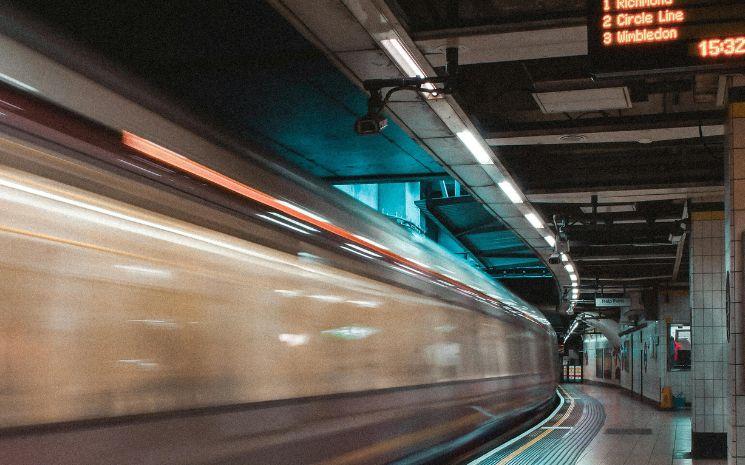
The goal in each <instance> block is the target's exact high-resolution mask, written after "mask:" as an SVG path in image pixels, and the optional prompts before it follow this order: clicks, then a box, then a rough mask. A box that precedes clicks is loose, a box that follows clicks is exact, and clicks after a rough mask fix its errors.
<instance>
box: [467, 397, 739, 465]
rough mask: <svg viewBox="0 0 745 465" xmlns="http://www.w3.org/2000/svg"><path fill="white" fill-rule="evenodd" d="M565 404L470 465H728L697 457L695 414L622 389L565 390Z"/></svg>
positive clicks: (470, 461) (562, 398)
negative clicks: (693, 445) (694, 455)
mask: <svg viewBox="0 0 745 465" xmlns="http://www.w3.org/2000/svg"><path fill="white" fill-rule="evenodd" d="M559 395H560V397H561V401H560V404H559V405H558V406H557V407H556V409H555V410H554V411H553V412H552V413H551V415H549V417H547V418H546V419H545V420H543V421H542V422H540V423H538V424H537V425H535V426H534V427H532V428H531V429H529V430H527V431H526V432H524V433H523V434H521V435H520V436H517V437H515V438H513V439H512V440H510V441H508V442H506V443H503V444H501V445H500V446H499V447H497V448H494V449H492V450H489V451H486V452H485V453H482V454H481V455H479V456H478V457H476V458H472V459H471V460H469V461H467V462H464V463H465V464H468V465H528V464H531V465H725V464H726V463H727V461H726V460H694V459H692V458H691V419H690V415H689V412H688V411H686V410H683V411H661V410H658V409H657V408H655V407H653V406H650V405H649V404H647V403H643V402H641V401H639V400H638V399H636V398H634V397H633V396H631V395H628V394H626V393H624V392H623V391H621V390H620V389H614V388H609V387H604V386H594V385H582V386H579V385H563V386H561V387H560V388H559Z"/></svg>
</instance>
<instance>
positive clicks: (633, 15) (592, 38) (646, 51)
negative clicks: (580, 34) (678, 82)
mask: <svg viewBox="0 0 745 465" xmlns="http://www.w3.org/2000/svg"><path fill="white" fill-rule="evenodd" d="M588 2H589V23H588V52H589V55H590V61H591V62H592V67H593V71H594V72H596V73H598V74H604V73H607V74H614V73H618V74H622V73H624V72H626V73H628V72H631V71H644V70H647V71H653V70H666V69H682V68H690V67H704V68H705V67H712V66H713V67H728V65H732V66H740V65H745V2H743V0H588Z"/></svg>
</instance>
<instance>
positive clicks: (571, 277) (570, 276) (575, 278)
mask: <svg viewBox="0 0 745 465" xmlns="http://www.w3.org/2000/svg"><path fill="white" fill-rule="evenodd" d="M569 279H571V280H572V281H577V275H576V274H574V273H571V274H570V275H569Z"/></svg>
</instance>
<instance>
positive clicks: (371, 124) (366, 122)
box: [355, 47, 458, 134]
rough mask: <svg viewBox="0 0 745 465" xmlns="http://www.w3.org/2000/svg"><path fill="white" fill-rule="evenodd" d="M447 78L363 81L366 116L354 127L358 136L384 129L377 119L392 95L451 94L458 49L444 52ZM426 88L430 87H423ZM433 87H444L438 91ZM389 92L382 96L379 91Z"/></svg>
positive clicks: (383, 119)
mask: <svg viewBox="0 0 745 465" xmlns="http://www.w3.org/2000/svg"><path fill="white" fill-rule="evenodd" d="M445 53H446V58H447V65H446V71H447V76H435V77H426V78H422V77H405V78H393V79H367V80H365V81H363V87H364V88H365V90H366V91H367V92H368V93H369V94H370V97H369V98H368V100H367V114H366V115H365V116H363V117H362V118H360V119H358V120H357V122H356V123H355V130H356V131H357V133H358V134H376V133H378V132H380V131H381V130H382V129H383V128H385V126H386V124H387V121H386V120H385V118H383V117H382V116H381V114H382V112H383V109H384V108H385V106H386V105H387V104H388V101H389V100H390V98H391V96H392V95H393V94H395V93H396V92H400V91H404V90H408V91H413V92H420V93H425V94H430V95H432V96H438V95H442V94H452V93H453V91H454V90H455V87H456V82H457V75H458V49H457V48H455V47H450V48H448V49H447V50H446V52H445ZM426 84H430V85H429V86H427V85H426ZM434 84H444V86H443V87H442V88H439V87H436V86H434ZM386 88H388V89H389V90H388V91H387V92H386V93H385V96H384V95H383V89H386Z"/></svg>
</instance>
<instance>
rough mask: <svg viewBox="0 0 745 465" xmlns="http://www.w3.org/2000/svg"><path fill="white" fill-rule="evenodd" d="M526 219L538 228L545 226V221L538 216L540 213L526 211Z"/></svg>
mask: <svg viewBox="0 0 745 465" xmlns="http://www.w3.org/2000/svg"><path fill="white" fill-rule="evenodd" d="M525 219H526V220H528V222H529V223H530V224H531V226H533V227H534V228H536V229H542V228H543V221H541V219H540V218H538V215H536V214H535V213H526V214H525Z"/></svg>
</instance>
